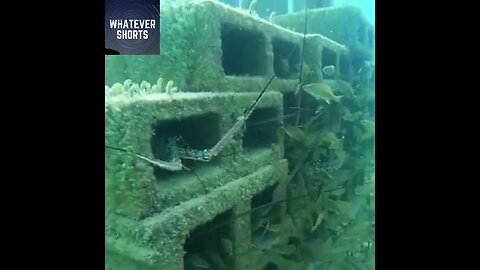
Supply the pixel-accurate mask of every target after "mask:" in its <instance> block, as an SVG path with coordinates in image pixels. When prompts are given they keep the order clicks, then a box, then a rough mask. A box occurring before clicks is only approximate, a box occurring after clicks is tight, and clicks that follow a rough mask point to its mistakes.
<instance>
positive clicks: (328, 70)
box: [322, 65, 335, 77]
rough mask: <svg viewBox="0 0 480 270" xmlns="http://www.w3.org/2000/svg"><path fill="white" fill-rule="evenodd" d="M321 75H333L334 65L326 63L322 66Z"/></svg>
mask: <svg viewBox="0 0 480 270" xmlns="http://www.w3.org/2000/svg"><path fill="white" fill-rule="evenodd" d="M322 72H323V75H325V76H327V77H333V76H335V66H334V65H328V66H324V67H323V68H322Z"/></svg>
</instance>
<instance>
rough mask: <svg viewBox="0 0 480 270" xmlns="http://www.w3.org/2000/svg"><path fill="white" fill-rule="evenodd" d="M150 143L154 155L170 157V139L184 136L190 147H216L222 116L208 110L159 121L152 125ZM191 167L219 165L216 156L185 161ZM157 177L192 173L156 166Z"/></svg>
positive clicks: (165, 178)
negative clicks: (195, 114)
mask: <svg viewBox="0 0 480 270" xmlns="http://www.w3.org/2000/svg"><path fill="white" fill-rule="evenodd" d="M152 134H153V135H152V137H151V141H150V146H151V149H152V153H153V157H154V158H156V159H160V160H164V161H170V160H171V159H172V153H171V151H170V149H169V147H168V142H169V139H171V138H174V137H180V138H181V140H182V142H183V144H185V146H187V147H189V148H190V149H195V150H204V149H210V148H211V147H213V146H214V145H215V144H216V143H217V142H218V141H219V140H220V138H221V134H220V127H219V116H218V115H217V114H215V113H208V114H204V115H200V116H192V117H188V118H183V119H174V120H167V121H159V122H157V123H155V124H154V125H153V126H152ZM182 162H183V164H184V165H185V166H187V167H188V168H189V169H198V168H200V167H202V166H215V164H216V160H215V159H213V160H212V161H210V162H208V163H205V162H199V161H190V160H183V161H182ZM154 174H155V177H156V179H157V181H164V180H167V179H168V178H169V177H171V176H174V175H181V174H189V175H190V174H191V173H190V172H188V171H185V170H183V171H179V172H172V171H168V170H163V169H160V168H158V167H155V168H154Z"/></svg>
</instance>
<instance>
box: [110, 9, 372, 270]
mask: <svg viewBox="0 0 480 270" xmlns="http://www.w3.org/2000/svg"><path fill="white" fill-rule="evenodd" d="M374 23H375V20H374V1H373V0H372V1H339V0H337V1H335V0H333V1H318V0H317V1H315V0H222V1H220V0H160V54H159V55H107V56H105V269H111V270H123V269H132V270H137V269H138V270H143V269H156V270H201V269H213V270H247V269H251V270H297V269H298V270H347V269H352V270H363V269H365V270H366V269H368V270H370V269H374V268H375V263H374V261H375V148H374V146H375V62H374V59H375V55H374V44H375V27H374Z"/></svg>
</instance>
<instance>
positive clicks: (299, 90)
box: [295, 0, 307, 127]
mask: <svg viewBox="0 0 480 270" xmlns="http://www.w3.org/2000/svg"><path fill="white" fill-rule="evenodd" d="M306 40H307V0H305V21H304V23H303V40H302V58H301V61H300V75H299V76H298V85H297V89H296V91H295V92H296V93H297V94H298V98H297V107H298V108H300V107H301V105H302V94H301V89H302V81H303V60H304V57H305V43H306ZM299 122H300V110H298V111H297V119H296V120H295V126H297V127H298V124H299Z"/></svg>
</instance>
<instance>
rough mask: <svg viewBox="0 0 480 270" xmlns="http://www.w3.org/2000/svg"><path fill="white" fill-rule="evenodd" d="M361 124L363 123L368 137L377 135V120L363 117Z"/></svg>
mask: <svg viewBox="0 0 480 270" xmlns="http://www.w3.org/2000/svg"><path fill="white" fill-rule="evenodd" d="M360 124H362V126H363V128H364V129H365V133H366V134H365V137H366V138H370V137H372V136H375V122H373V121H372V120H367V119H363V120H361V121H360Z"/></svg>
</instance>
